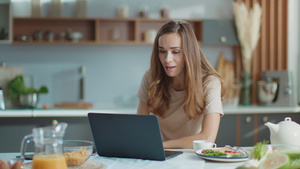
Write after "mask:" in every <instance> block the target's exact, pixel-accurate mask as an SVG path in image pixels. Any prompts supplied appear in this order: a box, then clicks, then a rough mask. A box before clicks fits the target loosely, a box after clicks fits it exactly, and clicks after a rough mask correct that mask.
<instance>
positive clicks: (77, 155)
mask: <svg viewBox="0 0 300 169" xmlns="http://www.w3.org/2000/svg"><path fill="white" fill-rule="evenodd" d="M63 149H64V154H65V157H66V161H67V165H68V166H78V165H82V164H83V163H85V162H86V161H87V160H88V159H89V157H90V156H91V155H92V153H93V150H94V142H92V141H86V140H64V143H63Z"/></svg>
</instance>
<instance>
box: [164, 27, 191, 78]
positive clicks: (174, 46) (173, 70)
mask: <svg viewBox="0 0 300 169" xmlns="http://www.w3.org/2000/svg"><path fill="white" fill-rule="evenodd" d="M158 56H159V60H160V62H161V64H162V66H163V67H164V70H165V72H166V74H167V75H168V76H169V77H177V78H179V77H183V75H184V66H185V63H184V62H185V60H184V55H183V49H182V39H181V36H180V35H179V34H178V33H168V34H164V35H162V36H161V37H160V38H159V39H158Z"/></svg>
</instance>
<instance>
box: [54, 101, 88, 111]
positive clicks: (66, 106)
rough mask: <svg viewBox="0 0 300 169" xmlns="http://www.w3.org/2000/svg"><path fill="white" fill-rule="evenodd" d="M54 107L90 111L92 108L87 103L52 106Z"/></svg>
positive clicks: (66, 103)
mask: <svg viewBox="0 0 300 169" xmlns="http://www.w3.org/2000/svg"><path fill="white" fill-rule="evenodd" d="M54 107H56V108H71V109H90V108H92V107H93V104H92V103H87V102H62V103H57V104H54Z"/></svg>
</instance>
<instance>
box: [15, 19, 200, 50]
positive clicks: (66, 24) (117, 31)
mask: <svg viewBox="0 0 300 169" xmlns="http://www.w3.org/2000/svg"><path fill="white" fill-rule="evenodd" d="M167 21H169V19H147V18H51V17H50V18H39V17H36V18H13V29H12V32H13V44H107V45H120V44H121V45H122V44H124V45H148V44H151V43H149V42H148V43H147V42H145V38H144V34H145V32H146V31H147V30H153V29H154V30H156V31H158V30H159V28H160V27H161V26H162V25H163V24H164V23H166V22H167ZM187 21H188V22H190V23H191V25H192V26H193V28H194V30H195V33H196V37H197V39H198V41H199V43H200V42H201V37H202V21H201V20H187ZM68 30H72V31H75V32H80V33H81V34H82V35H83V36H82V39H80V41H78V42H73V41H72V40H70V39H68V38H67V37H66V39H65V40H61V37H60V36H59V35H60V34H61V33H62V32H64V33H67V32H68ZM37 31H39V32H42V38H40V39H42V40H38V39H37V38H36V36H35V34H36V32H37ZM47 31H52V32H53V33H54V39H53V41H49V40H48V38H47V33H46V32H47ZM24 38H25V39H24Z"/></svg>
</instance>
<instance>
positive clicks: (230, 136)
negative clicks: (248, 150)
mask: <svg viewBox="0 0 300 169" xmlns="http://www.w3.org/2000/svg"><path fill="white" fill-rule="evenodd" d="M237 126H238V123H237V116H236V115H225V116H223V117H222V118H221V121H220V127H219V132H218V135H217V139H216V144H217V146H218V147H223V146H225V145H237V130H238V128H237Z"/></svg>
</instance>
